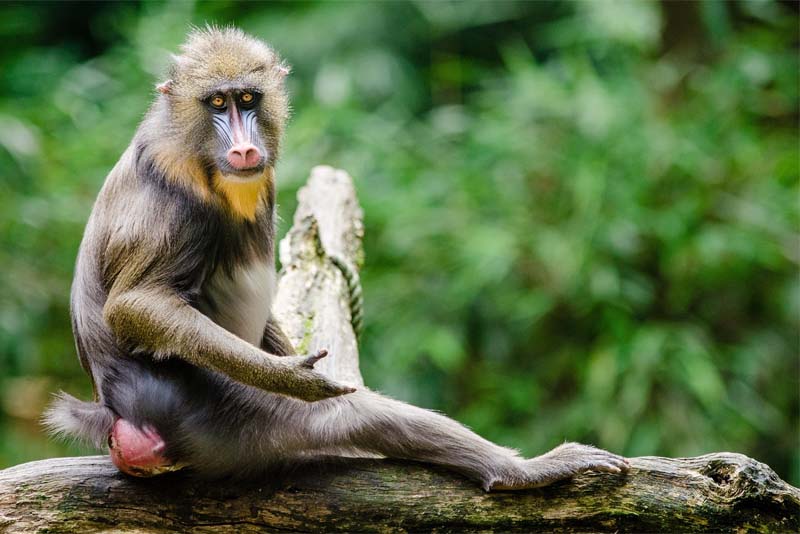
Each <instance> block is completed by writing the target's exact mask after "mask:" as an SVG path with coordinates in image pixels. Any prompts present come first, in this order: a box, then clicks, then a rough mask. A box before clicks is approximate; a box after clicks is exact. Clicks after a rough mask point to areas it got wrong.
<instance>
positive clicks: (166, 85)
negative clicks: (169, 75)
mask: <svg viewBox="0 0 800 534" xmlns="http://www.w3.org/2000/svg"><path fill="white" fill-rule="evenodd" d="M156 89H157V90H158V92H159V93H161V94H162V95H168V94H170V92H172V80H167V81H165V82H162V83H160V84H158V85H156Z"/></svg>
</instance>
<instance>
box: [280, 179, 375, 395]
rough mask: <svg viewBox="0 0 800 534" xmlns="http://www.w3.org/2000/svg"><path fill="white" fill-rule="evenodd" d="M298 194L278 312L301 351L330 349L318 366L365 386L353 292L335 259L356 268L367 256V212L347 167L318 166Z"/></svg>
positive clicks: (284, 252) (284, 247) (285, 243)
mask: <svg viewBox="0 0 800 534" xmlns="http://www.w3.org/2000/svg"><path fill="white" fill-rule="evenodd" d="M297 198H298V200H299V204H298V206H297V211H296V212H295V214H294V224H293V226H292V229H291V230H289V233H288V234H287V235H286V237H285V238H284V239H283V240H282V241H281V244H280V259H281V265H283V271H282V273H281V279H280V282H279V284H278V293H277V295H276V298H275V305H274V307H273V308H274V311H275V315H276V316H277V317H278V321H279V322H280V323H281V326H282V327H283V329H284V332H286V335H288V336H289V339H290V340H291V341H292V343H293V344H294V346H295V348H297V351H298V353H300V354H305V353H311V352H316V351H317V350H319V349H328V357H327V358H324V359H322V360H320V362H319V363H317V365H316V366H315V369H316V370H318V371H319V372H321V373H325V374H327V375H328V376H330V377H332V378H335V379H336V380H339V381H340V382H343V383H346V384H351V385H354V386H362V385H364V381H363V379H362V378H361V371H360V370H359V366H358V345H357V343H356V337H355V334H354V332H353V328H352V326H351V323H352V316H351V305H350V302H351V300H352V299H351V297H352V295H351V291H350V290H349V288H348V284H347V280H346V279H345V275H344V273H343V272H342V268H341V267H337V265H336V263H335V261H336V260H338V261H340V262H344V263H346V265H349V268H350V270H352V272H353V273H357V272H358V268H359V267H360V265H361V263H362V262H363V254H364V253H363V251H362V248H361V237H362V236H363V235H364V226H363V222H362V218H363V215H362V212H361V207H360V206H359V205H358V199H357V198H356V192H355V188H354V187H353V180H352V179H351V178H350V176H349V175H348V174H347V173H346V172H344V171H340V170H337V169H333V168H331V167H326V166H319V167H315V168H314V169H313V170H312V171H311V177H310V178H309V180H308V184H307V185H306V186H305V187H303V188H302V189H300V191H299V192H298V193H297ZM360 290H361V289H360V288H358V291H360Z"/></svg>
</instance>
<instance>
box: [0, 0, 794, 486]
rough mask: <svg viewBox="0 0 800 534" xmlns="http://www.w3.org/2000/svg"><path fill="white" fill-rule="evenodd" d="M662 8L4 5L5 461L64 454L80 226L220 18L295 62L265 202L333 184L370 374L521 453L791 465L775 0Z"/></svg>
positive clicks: (788, 252)
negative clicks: (145, 119)
mask: <svg viewBox="0 0 800 534" xmlns="http://www.w3.org/2000/svg"><path fill="white" fill-rule="evenodd" d="M681 5H684V6H690V7H688V8H685V9H676V8H675V4H670V3H665V4H657V3H645V2H614V3H610V2H586V3H560V2H549V3H517V2H503V3H489V2H485V3H484V2H470V3H451V2H436V3H433V2H397V3H326V2H319V3H303V4H233V3H224V2H215V3H208V4H205V3H204V4H197V5H194V4H191V3H184V2H181V3H170V4H154V3H144V4H141V5H138V4H111V5H110V6H109V7H104V8H103V9H100V10H99V11H94V12H93V11H92V9H94V8H93V7H88V6H89V5H83V4H76V5H72V6H70V9H71V11H74V12H76V13H71V14H67V13H65V11H64V8H63V7H59V6H60V4H30V5H7V6H4V7H3V8H2V9H3V12H4V13H3V14H4V15H5V16H4V17H0V18H2V19H3V21H4V22H3V23H2V25H0V38H2V39H4V40H5V41H7V42H8V43H9V44H7V46H6V47H5V50H9V46H10V50H11V52H12V53H6V54H5V55H4V56H2V59H0V65H2V69H0V78H2V81H3V84H4V86H5V87H6V98H4V99H3V100H2V101H0V176H1V177H0V193H2V194H0V261H2V264H3V265H4V275H3V277H2V278H0V387H2V396H3V404H2V407H3V410H2V411H0V431H2V432H3V435H4V436H5V438H4V439H3V440H2V442H0V465H9V464H12V463H15V462H19V461H23V460H26V459H32V458H36V457H42V456H46V455H49V454H53V453H54V451H56V450H59V449H57V448H55V447H56V446H55V445H52V444H49V445H48V444H46V443H47V442H46V440H45V438H44V437H43V436H42V435H41V433H40V432H39V430H38V429H37V428H36V427H35V416H36V414H37V413H38V409H39V408H40V407H41V404H42V403H43V402H44V397H45V396H44V394H43V392H46V391H48V390H53V389H56V388H59V387H63V388H66V389H68V390H70V391H72V392H75V393H82V394H84V395H88V383H87V382H88V381H87V380H85V378H84V377H83V375H82V373H81V371H80V368H79V365H78V363H77V359H76V358H75V354H74V351H73V349H72V341H71V334H70V331H69V320H68V311H67V306H68V290H69V281H70V277H71V271H72V266H73V261H74V256H75V253H76V250H77V246H78V243H79V240H80V236H81V231H82V227H83V224H84V222H85V220H86V217H87V216H88V213H89V209H90V206H91V202H92V200H93V198H94V196H95V194H96V192H97V190H98V188H99V187H100V184H101V183H102V180H103V178H104V176H105V174H106V173H107V171H108V170H109V169H110V167H111V166H112V165H113V163H114V162H115V160H116V159H117V157H118V156H119V154H120V153H121V152H122V150H123V149H124V148H125V146H126V145H127V143H128V141H129V139H130V137H131V135H132V133H133V131H134V128H135V126H136V123H137V121H138V120H139V118H140V117H141V115H142V113H143V112H144V110H145V109H146V107H147V103H148V101H149V100H150V99H151V98H152V87H153V84H154V83H155V82H156V81H158V79H159V76H160V75H161V73H162V72H163V68H164V66H165V63H166V61H167V51H169V50H175V48H176V46H177V45H178V44H179V43H180V42H181V41H182V39H183V37H184V35H185V32H186V30H187V28H188V25H189V23H190V22H191V23H195V24H202V23H204V22H205V21H216V22H219V23H227V22H233V23H237V24H239V25H241V26H242V27H243V28H244V29H245V30H247V31H250V32H252V33H254V34H256V35H258V36H261V37H263V38H265V39H266V40H268V41H270V42H271V43H273V44H274V45H275V46H276V47H277V48H278V49H279V50H281V52H282V53H283V54H284V55H285V56H286V58H287V59H288V60H289V62H290V63H292V64H293V65H294V74H293V76H292V78H291V90H292V93H293V100H294V106H295V115H294V118H293V121H292V124H291V126H290V128H289V131H288V136H287V140H286V141H287V142H286V149H285V153H284V156H283V159H282V161H281V163H280V165H279V168H278V176H279V187H280V197H279V198H280V201H281V204H282V213H283V216H284V218H285V219H286V220H290V214H291V213H292V211H293V209H294V192H295V190H296V188H297V187H299V185H301V184H302V182H303V181H304V180H305V178H306V176H307V173H308V170H309V169H310V167H311V166H312V165H314V164H317V163H328V164H332V165H335V166H338V167H342V168H345V169H347V170H348V171H350V172H351V173H352V174H353V176H354V177H355V178H356V181H357V187H358V191H359V195H360V198H361V201H362V203H363V205H364V208H365V212H366V227H367V235H366V242H365V246H366V253H367V262H366V266H365V269H364V272H363V276H362V280H363V284H364V290H365V296H366V305H367V312H366V332H365V335H364V338H363V343H362V362H363V370H364V374H365V377H366V379H367V382H368V383H369V384H370V385H372V386H373V387H375V388H377V389H379V390H382V391H384V392H387V393H389V394H392V395H394V396H396V397H399V398H403V399H406V400H409V401H412V402H416V403H419V404H422V405H424V406H428V407H432V408H437V409H441V410H443V411H445V412H447V413H448V414H450V415H453V416H454V417H456V418H457V419H459V420H461V421H463V422H465V423H466V424H468V425H470V426H472V427H473V428H474V429H475V430H477V431H479V432H480V433H482V434H484V435H486V436H487V437H489V438H491V439H494V440H497V441H500V442H502V443H504V444H507V445H511V446H515V447H518V448H520V449H522V450H523V451H524V452H525V453H527V454H535V453H537V452H540V451H543V450H544V449H547V448H549V447H552V446H554V445H556V444H557V443H559V442H560V441H563V440H565V439H570V440H581V441H587V442H592V443H595V444H597V445H600V446H604V447H608V448H611V449H613V450H615V451H619V452H623V453H625V454H628V455H649V454H657V455H670V456H673V455H674V456H688V455H694V454H700V453H704V452H710V451H714V450H734V451H739V452H743V453H746V454H749V455H751V456H754V457H756V458H757V459H760V460H762V461H765V462H767V463H769V464H770V465H771V466H773V468H775V469H776V470H777V471H778V473H779V474H780V475H781V476H782V477H784V478H786V479H787V480H790V481H791V482H793V483H794V484H798V483H800V456H799V455H798V454H799V453H798V451H800V448H799V447H798V443H797V432H798V404H799V402H798V401H799V400H800V399H799V398H798V391H799V387H798V386H800V384H798V375H799V374H800V373H799V372H800V369H799V368H798V367H799V365H798V317H799V316H800V298H798V297H799V295H800V283H798V277H797V265H798V261H800V247H798V230H800V228H799V225H800V220H799V219H800V214H799V213H798V202H797V201H798V136H797V121H798V67H799V65H798V56H797V48H796V47H797V41H796V27H797V16H796V9H795V8H793V7H787V6H786V5H785V4H779V3H773V2H741V3H735V4H734V3H720V2H713V3H712V2H709V3H703V4H681ZM92 6H93V5H92ZM81 14H82V15H83V19H81V20H87V21H88V23H86V26H85V28H84V27H82V26H80V25H79V26H77V28H78V29H77V30H74V31H73V33H71V34H66V35H61V36H59V34H58V33H57V32H59V31H63V28H64V27H65V26H69V25H64V24H57V23H58V22H59V21H60V17H66V16H71V17H72V18H75V19H77V18H78V17H80V16H81ZM687 28H688V30H687ZM287 227H288V223H286V222H284V223H283V224H282V231H284V232H285V231H286V229H287ZM20 398H22V399H28V400H25V401H23V402H20Z"/></svg>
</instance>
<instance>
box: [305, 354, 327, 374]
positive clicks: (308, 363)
mask: <svg viewBox="0 0 800 534" xmlns="http://www.w3.org/2000/svg"><path fill="white" fill-rule="evenodd" d="M327 355H328V351H327V350H326V349H322V350H319V351H317V353H316V354H312V355H311V356H308V357H307V358H306V359H305V360H303V363H302V366H303V367H308V368H309V369H313V368H314V364H315V363H317V362H318V361H320V360H321V359H322V358H324V357H325V356H327Z"/></svg>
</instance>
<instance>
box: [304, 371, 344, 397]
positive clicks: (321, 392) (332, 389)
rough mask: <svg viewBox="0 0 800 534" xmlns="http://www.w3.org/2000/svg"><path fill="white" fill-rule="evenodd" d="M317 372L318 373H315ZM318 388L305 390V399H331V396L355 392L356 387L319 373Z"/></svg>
mask: <svg viewBox="0 0 800 534" xmlns="http://www.w3.org/2000/svg"><path fill="white" fill-rule="evenodd" d="M315 374H316V373H315ZM317 386H318V387H317V388H315V389H313V390H309V391H306V392H304V393H305V396H304V399H305V400H307V401H310V402H314V401H318V400H324V399H329V398H331V397H339V396H341V395H347V394H349V393H354V392H355V391H356V388H354V387H352V386H346V385H344V384H340V383H338V382H334V381H333V380H331V379H329V378H327V377H325V376H323V375H318V381H317Z"/></svg>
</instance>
